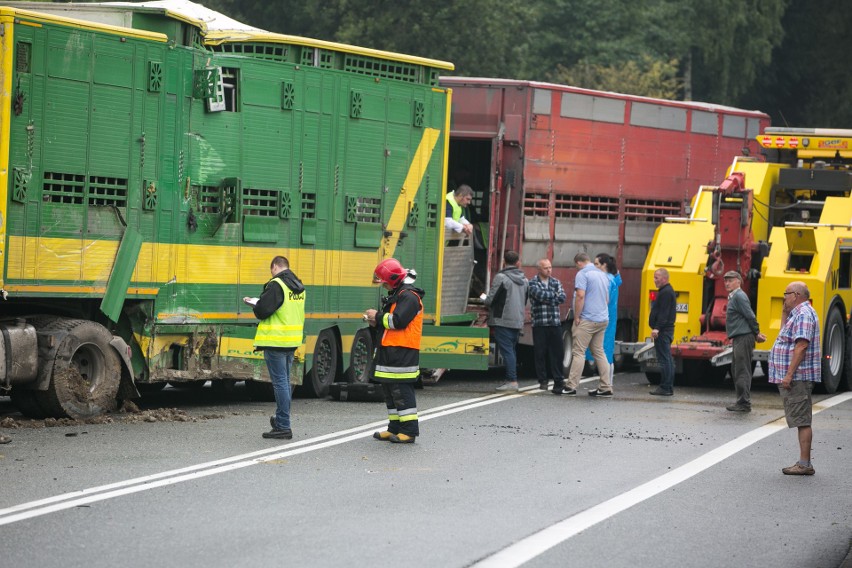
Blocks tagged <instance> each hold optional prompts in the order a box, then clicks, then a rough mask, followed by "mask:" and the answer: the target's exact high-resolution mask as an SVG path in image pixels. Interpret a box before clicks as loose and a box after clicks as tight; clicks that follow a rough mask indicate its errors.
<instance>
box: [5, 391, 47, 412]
mask: <svg viewBox="0 0 852 568" xmlns="http://www.w3.org/2000/svg"><path fill="white" fill-rule="evenodd" d="M9 394H10V398H11V399H12V404H14V405H15V407H16V408H17V409H18V410H20V411H21V414H23V415H24V416H26V417H27V418H35V419H37V420H40V419H42V418H45V417H47V414H46V413H45V411H44V409H43V408H42V407H41V405H40V404H39V403H38V396H37V395H36V391H34V390H30V389H24V388H22V387H18V386H16V387H12V392H11V393H9Z"/></svg>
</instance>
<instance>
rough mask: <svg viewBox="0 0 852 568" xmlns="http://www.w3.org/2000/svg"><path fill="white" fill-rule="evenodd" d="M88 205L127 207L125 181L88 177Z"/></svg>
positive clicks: (122, 179) (124, 179)
mask: <svg viewBox="0 0 852 568" xmlns="http://www.w3.org/2000/svg"><path fill="white" fill-rule="evenodd" d="M89 205H94V206H99V207H104V206H106V207H127V179H126V178H115V177H102V176H89Z"/></svg>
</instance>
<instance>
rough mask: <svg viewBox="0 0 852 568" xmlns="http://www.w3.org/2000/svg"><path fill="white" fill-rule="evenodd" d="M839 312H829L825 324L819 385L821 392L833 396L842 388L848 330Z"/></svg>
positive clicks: (833, 310) (834, 310)
mask: <svg viewBox="0 0 852 568" xmlns="http://www.w3.org/2000/svg"><path fill="white" fill-rule="evenodd" d="M845 327H846V326H845V325H844V322H843V316H842V315H841V314H840V311H839V310H836V309H833V308H832V310H831V311H830V312H829V314H828V318H827V320H826V322H825V334H824V335H823V342H822V382H821V383H817V388H818V389H819V391H820V392H824V393H827V394H833V393H835V392H837V387H839V386H840V379H841V378H842V377H843V368H844V367H845V365H846V363H845V357H844V351H845V350H846V330H845Z"/></svg>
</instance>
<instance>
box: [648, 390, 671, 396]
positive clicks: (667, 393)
mask: <svg viewBox="0 0 852 568" xmlns="http://www.w3.org/2000/svg"><path fill="white" fill-rule="evenodd" d="M648 394H653V395H654V396H672V395H673V394H674V393H673V392H670V391H664V390H663V389H661V388H656V389H654V390H652V391H650V392H649V393H648Z"/></svg>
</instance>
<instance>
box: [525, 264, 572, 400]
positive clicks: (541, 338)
mask: <svg viewBox="0 0 852 568" xmlns="http://www.w3.org/2000/svg"><path fill="white" fill-rule="evenodd" d="M536 266H537V267H538V274H536V275H535V276H533V279H532V280H530V285H529V296H530V314H531V315H532V333H533V355H534V357H535V374H536V377H538V386H539V388H540V389H541V390H547V383H548V381H549V380H550V379H553V389H554V390H556V389H558V390H562V387H563V386H564V384H565V369H564V367H563V366H562V360H563V359H564V356H565V352H564V350H565V347H564V346H563V344H562V317H561V315H560V314H559V306H560V305H561V304H564V303H565V299H566V297H565V289H564V288H562V283H561V282H560V281H559V280H557V279H556V278H553V276H551V273H552V272H553V265H552V264H551V262H550V261H549V260H548V259H546V258H542V259H541V260H539V261H538V264H537V265H536Z"/></svg>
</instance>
